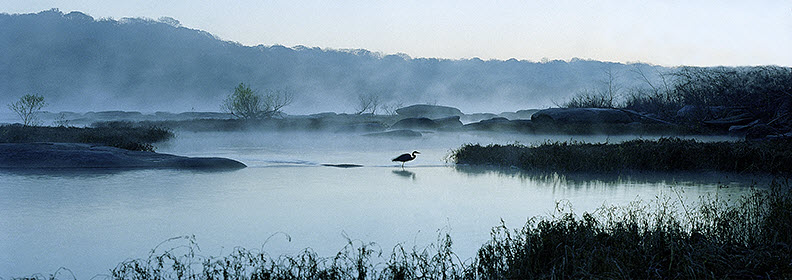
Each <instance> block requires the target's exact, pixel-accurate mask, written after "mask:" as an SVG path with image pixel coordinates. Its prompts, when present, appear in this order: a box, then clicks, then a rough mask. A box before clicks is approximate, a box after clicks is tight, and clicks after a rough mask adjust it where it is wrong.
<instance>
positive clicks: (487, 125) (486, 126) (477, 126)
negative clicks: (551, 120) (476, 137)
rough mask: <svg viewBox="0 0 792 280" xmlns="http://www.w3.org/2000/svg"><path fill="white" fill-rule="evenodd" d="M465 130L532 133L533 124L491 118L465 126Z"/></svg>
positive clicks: (523, 121)
mask: <svg viewBox="0 0 792 280" xmlns="http://www.w3.org/2000/svg"><path fill="white" fill-rule="evenodd" d="M464 127H465V129H467V130H483V131H510V132H533V130H534V126H533V122H532V121H530V120H509V119H507V118H502V117H498V118H492V119H489V120H483V121H480V122H475V123H469V124H466V125H465V126H464Z"/></svg>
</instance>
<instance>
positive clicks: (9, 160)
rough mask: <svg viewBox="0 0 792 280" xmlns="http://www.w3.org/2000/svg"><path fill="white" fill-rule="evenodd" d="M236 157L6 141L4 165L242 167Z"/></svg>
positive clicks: (0, 163)
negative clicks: (196, 155) (186, 155)
mask: <svg viewBox="0 0 792 280" xmlns="http://www.w3.org/2000/svg"><path fill="white" fill-rule="evenodd" d="M245 167H247V166H246V165H245V164H244V163H241V162H239V161H236V160H232V159H227V158H218V157H184V156H177V155H170V154H161V153H155V152H144V151H130V150H124V149H119V148H115V147H108V146H96V145H90V144H80V143H3V144H0V168H130V169H138V168H143V169H145V168H176V169H240V168H245Z"/></svg>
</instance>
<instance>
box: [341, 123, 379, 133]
mask: <svg viewBox="0 0 792 280" xmlns="http://www.w3.org/2000/svg"><path fill="white" fill-rule="evenodd" d="M385 129H386V128H385V126H384V125H382V124H381V123H376V122H369V123H353V124H346V125H341V126H339V127H338V128H337V129H336V130H335V132H378V131H385Z"/></svg>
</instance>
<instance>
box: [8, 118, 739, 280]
mask: <svg viewBox="0 0 792 280" xmlns="http://www.w3.org/2000/svg"><path fill="white" fill-rule="evenodd" d="M632 138H635V136H624V137H618V138H614V137H607V136H594V137H570V136H525V135H523V136H519V135H508V134H489V133H481V134H475V133H473V134H444V133H437V134H429V135H427V136H425V137H424V138H422V139H417V140H392V139H380V138H369V137H360V136H356V135H349V134H332V133H328V134H321V133H270V132H234V133H194V132H178V133H177V138H176V139H175V140H171V141H169V142H166V143H163V144H160V145H158V146H159V148H158V151H160V152H166V153H175V154H183V155H196V156H222V157H229V158H234V159H238V160H240V161H242V162H244V163H245V164H247V165H248V166H249V167H248V168H246V169H242V170H238V171H230V172H200V171H178V170H59V171H54V172H53V171H43V170H39V171H37V170H5V171H2V172H0V212H2V213H4V214H3V218H2V219H0V227H2V228H3V229H4V230H3V234H2V235H0V251H3V252H15V253H14V254H11V255H9V254H4V255H3V256H2V257H0V271H2V276H3V277H11V276H19V275H30V274H33V273H38V272H45V273H46V272H52V271H54V270H56V269H57V268H58V267H61V266H63V267H68V268H70V269H71V270H72V271H74V273H75V275H76V276H77V277H78V278H80V279H82V278H90V277H91V276H93V275H95V274H101V273H107V271H108V269H111V268H113V267H114V266H115V265H116V264H118V263H120V262H121V261H124V260H126V259H127V258H136V257H145V256H147V255H148V252H149V250H150V249H152V248H154V246H157V244H159V243H160V242H162V241H164V240H166V239H168V238H171V237H175V236H182V235H195V237H196V240H197V241H198V244H199V246H200V248H201V252H200V254H202V255H207V256H218V255H223V254H227V253H229V252H230V251H231V250H232V249H233V248H234V247H236V246H242V247H245V248H248V249H256V248H263V250H265V251H267V252H269V253H270V254H271V255H274V256H277V255H280V254H296V253H298V252H300V251H301V250H302V249H304V248H311V249H313V250H315V251H316V252H317V253H318V254H320V255H324V256H327V255H333V254H335V253H336V252H338V251H339V250H341V248H342V247H343V246H344V245H345V244H346V242H347V240H346V239H345V238H346V237H349V238H352V239H356V240H362V241H366V242H376V243H377V244H378V246H379V247H381V248H382V250H383V252H384V253H387V252H389V250H390V249H391V248H393V246H394V245H396V244H402V245H403V246H405V247H412V246H418V247H423V246H427V245H428V244H430V243H432V242H436V240H437V237H438V234H442V233H449V234H450V235H451V237H452V238H453V241H454V245H453V248H454V250H455V252H456V253H457V254H459V256H460V257H461V258H463V259H467V258H471V257H473V255H474V254H475V251H476V250H477V249H478V247H479V246H481V244H482V243H483V242H484V241H486V240H487V239H488V237H489V230H490V229H491V228H492V227H493V226H497V225H499V224H500V222H501V220H503V221H505V222H506V225H507V226H510V227H515V228H516V227H520V226H522V225H523V224H524V223H525V221H526V219H527V218H529V217H533V216H537V215H549V214H552V212H553V211H554V210H553V209H555V207H556V202H559V201H561V202H562V203H564V204H566V203H569V205H571V207H573V209H574V210H575V211H576V212H579V213H582V211H592V210H594V209H596V208H597V207H599V206H602V205H609V204H617V205H624V204H625V203H627V202H630V201H634V200H636V199H641V200H645V201H648V200H652V199H654V198H655V196H657V195H667V196H672V197H674V199H677V194H679V195H681V197H680V198H678V199H682V200H686V201H695V200H697V199H698V197H699V196H700V195H704V194H718V195H722V196H734V197H736V196H738V195H740V194H743V193H745V192H747V191H748V190H749V188H748V186H750V185H751V180H752V178H750V177H748V178H745V177H735V176H733V175H723V174H710V175H704V176H701V175H680V174H677V175H672V176H663V175H658V176H648V177H647V176H629V175H623V176H621V177H620V176H617V177H609V176H602V177H597V176H595V177H592V178H587V177H575V176H571V177H570V176H565V175H559V174H534V175H531V174H522V173H520V172H516V170H508V169H507V170H500V171H499V169H492V168H482V167H466V166H454V165H452V164H450V163H448V162H447V160H446V159H447V156H448V155H449V153H450V149H451V147H458V146H459V145H461V144H463V143H468V142H481V143H504V142H514V141H519V142H521V143H525V144H530V143H540V142H543V141H547V140H548V139H550V140H553V141H555V140H580V141H595V142H600V141H613V142H617V141H621V140H625V139H632ZM412 150H419V151H420V152H421V154H420V155H418V157H417V158H416V159H415V160H414V161H411V162H408V163H406V164H405V168H403V169H402V168H401V167H399V165H398V163H394V162H391V161H390V160H391V159H392V158H394V157H395V156H397V155H399V154H401V153H405V152H410V151H412ZM341 163H348V164H359V165H362V167H357V168H337V167H327V166H322V164H341ZM722 184H723V185H727V186H730V187H729V188H720V187H718V186H719V185H722ZM276 233H283V234H276ZM273 234H276V235H275V236H273V237H272V238H269V237H270V236H271V235H273ZM287 235H288V237H290V238H291V241H289V238H287V237H286V236H287ZM265 242H266V243H265Z"/></svg>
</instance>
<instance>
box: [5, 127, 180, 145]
mask: <svg viewBox="0 0 792 280" xmlns="http://www.w3.org/2000/svg"><path fill="white" fill-rule="evenodd" d="M172 137H173V132H171V131H170V130H168V129H165V128H162V127H156V126H135V125H133V124H132V123H130V122H106V123H98V124H95V125H94V127H66V126H59V127H47V126H20V125H4V126H0V143H30V142H67V143H90V144H99V145H107V146H113V147H118V148H122V149H127V150H136V151H154V146H152V145H151V144H152V143H156V142H159V141H165V140H167V139H170V138H172Z"/></svg>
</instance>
